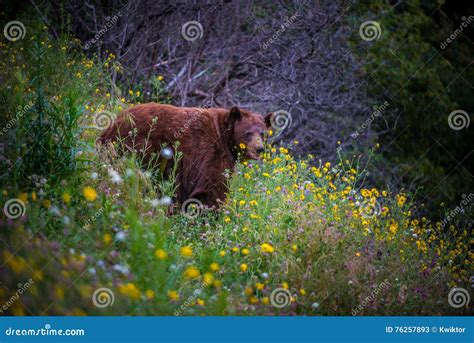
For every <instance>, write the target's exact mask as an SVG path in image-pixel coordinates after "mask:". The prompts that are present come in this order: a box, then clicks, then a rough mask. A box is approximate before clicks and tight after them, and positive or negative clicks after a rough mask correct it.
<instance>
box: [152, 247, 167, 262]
mask: <svg viewBox="0 0 474 343" xmlns="http://www.w3.org/2000/svg"><path fill="white" fill-rule="evenodd" d="M155 257H156V258H157V259H159V260H166V258H167V257H168V254H167V253H166V251H164V250H163V249H156V250H155Z"/></svg>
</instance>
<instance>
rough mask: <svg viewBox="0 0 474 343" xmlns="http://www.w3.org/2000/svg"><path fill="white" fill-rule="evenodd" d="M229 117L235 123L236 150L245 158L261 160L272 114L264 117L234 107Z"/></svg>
mask: <svg viewBox="0 0 474 343" xmlns="http://www.w3.org/2000/svg"><path fill="white" fill-rule="evenodd" d="M229 115H230V118H231V122H232V123H233V133H234V137H233V140H234V144H235V148H236V149H237V151H239V152H241V155H242V156H243V157H244V158H247V159H252V160H259V159H260V154H261V153H262V152H263V151H264V150H265V146H264V138H265V132H266V131H267V129H268V128H269V127H270V124H271V121H270V120H271V116H272V113H269V114H267V115H266V116H265V117H263V116H261V115H259V114H256V113H253V112H249V111H246V110H242V109H239V108H238V107H235V106H234V107H232V109H231V110H230V113H229Z"/></svg>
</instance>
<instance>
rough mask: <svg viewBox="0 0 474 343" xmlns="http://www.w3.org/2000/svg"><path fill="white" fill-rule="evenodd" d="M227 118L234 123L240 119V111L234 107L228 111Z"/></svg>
mask: <svg viewBox="0 0 474 343" xmlns="http://www.w3.org/2000/svg"><path fill="white" fill-rule="evenodd" d="M229 116H230V119H231V120H232V121H236V120H238V119H240V117H241V116H242V113H240V110H239V108H238V107H237V106H234V107H232V108H231V109H230V112H229Z"/></svg>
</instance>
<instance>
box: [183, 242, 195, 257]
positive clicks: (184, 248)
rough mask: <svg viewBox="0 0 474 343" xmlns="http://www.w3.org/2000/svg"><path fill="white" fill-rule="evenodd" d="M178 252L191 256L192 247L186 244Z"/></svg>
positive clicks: (184, 255)
mask: <svg viewBox="0 0 474 343" xmlns="http://www.w3.org/2000/svg"><path fill="white" fill-rule="evenodd" d="M180 253H181V256H183V257H186V258H189V257H191V256H193V249H192V248H191V247H190V246H189V245H187V246H185V247H182V248H181V249H180Z"/></svg>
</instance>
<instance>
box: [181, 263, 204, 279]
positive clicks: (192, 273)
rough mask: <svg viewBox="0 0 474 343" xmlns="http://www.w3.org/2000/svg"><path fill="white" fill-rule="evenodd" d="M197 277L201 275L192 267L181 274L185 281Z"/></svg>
mask: <svg viewBox="0 0 474 343" xmlns="http://www.w3.org/2000/svg"><path fill="white" fill-rule="evenodd" d="M199 275H201V273H200V272H199V269H197V268H196V267H193V266H189V267H188V268H186V270H185V271H184V273H183V276H184V277H185V278H186V279H197V278H198V277H199Z"/></svg>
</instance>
